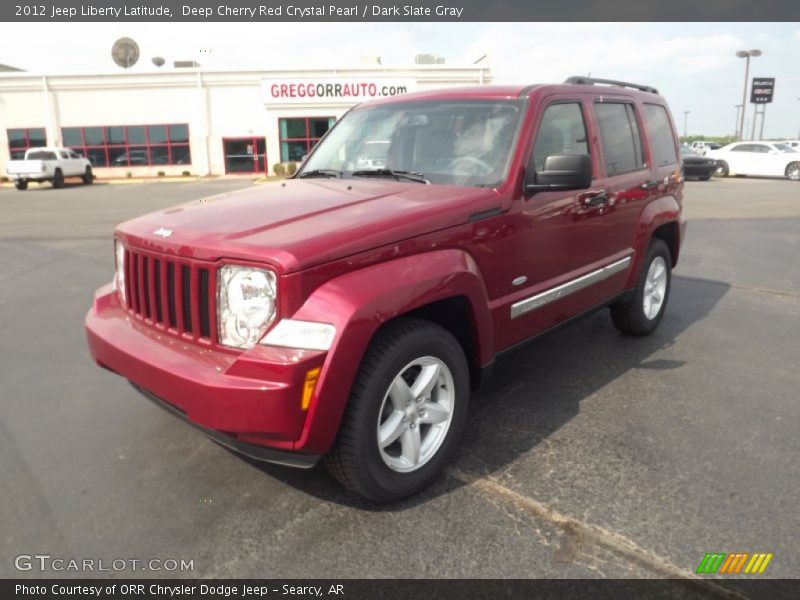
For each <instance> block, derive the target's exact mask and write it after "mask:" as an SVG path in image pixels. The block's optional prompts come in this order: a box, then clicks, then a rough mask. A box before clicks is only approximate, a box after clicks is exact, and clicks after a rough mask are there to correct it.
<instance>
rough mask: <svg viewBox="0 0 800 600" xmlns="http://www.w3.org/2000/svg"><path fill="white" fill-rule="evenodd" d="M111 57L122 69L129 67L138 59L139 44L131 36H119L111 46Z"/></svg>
mask: <svg viewBox="0 0 800 600" xmlns="http://www.w3.org/2000/svg"><path fill="white" fill-rule="evenodd" d="M111 58H113V59H114V62H115V63H117V64H118V65H119V66H120V67H122V68H123V69H130V68H131V67H132V66H133V65H135V64H136V61H137V60H139V46H138V45H137V44H136V42H134V41H133V40H132V39H131V38H127V37H124V38H119V39H118V40H117V41H116V42H114V45H113V46H112V47H111Z"/></svg>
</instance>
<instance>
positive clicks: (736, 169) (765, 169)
mask: <svg viewBox="0 0 800 600" xmlns="http://www.w3.org/2000/svg"><path fill="white" fill-rule="evenodd" d="M706 156H708V157H709V158H713V159H715V160H716V161H717V171H716V174H717V175H719V176H720V177H727V176H728V175H760V176H766V177H788V178H789V179H793V180H795V181H800V152H797V151H795V150H794V149H793V148H792V147H791V146H789V145H788V144H785V143H781V142H736V143H733V144H728V145H727V146H724V147H723V148H720V149H719V150H711V151H709V152H708V153H707V154H706Z"/></svg>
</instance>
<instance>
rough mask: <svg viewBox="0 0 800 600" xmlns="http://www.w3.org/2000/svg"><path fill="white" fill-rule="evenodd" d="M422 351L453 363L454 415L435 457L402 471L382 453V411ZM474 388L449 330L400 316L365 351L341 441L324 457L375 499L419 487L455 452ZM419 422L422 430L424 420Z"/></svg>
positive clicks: (331, 467)
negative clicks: (399, 378)
mask: <svg viewBox="0 0 800 600" xmlns="http://www.w3.org/2000/svg"><path fill="white" fill-rule="evenodd" d="M421 357H434V358H436V359H438V360H440V361H442V362H443V363H444V364H445V366H446V367H447V368H448V369H449V371H450V374H451V375H452V378H453V387H454V392H453V393H454V401H453V405H452V417H451V421H450V425H449V427H448V428H447V430H446V433H445V434H444V437H443V439H442V441H441V445H440V446H439V447H438V449H437V450H436V451H435V453H434V454H433V455H432V456H431V458H430V459H429V460H428V461H427V462H425V463H423V464H422V465H421V466H419V467H417V468H416V470H413V471H411V472H398V471H396V470H393V469H392V468H390V467H389V465H388V464H387V463H386V462H385V461H384V459H383V458H382V456H381V451H380V449H379V446H378V439H377V427H378V424H379V420H378V419H379V411H380V410H381V408H382V405H383V403H384V398H386V397H387V394H388V391H389V387H390V385H391V384H392V382H393V381H394V379H395V377H397V376H398V375H399V374H400V373H402V372H403V370H404V368H405V367H406V366H407V365H408V364H409V363H411V362H412V361H414V360H416V359H419V358H421ZM442 389H446V388H445V387H444V386H443V388H442ZM469 394H470V387H469V367H468V365H467V360H466V357H465V356H464V352H463V350H462V348H461V345H460V344H459V343H458V341H457V340H456V339H455V338H454V337H453V336H452V335H451V334H450V332H448V331H447V330H446V329H444V328H442V327H440V326H439V325H436V324H434V323H431V322H429V321H422V320H419V319H408V318H403V319H398V320H397V321H395V322H393V323H391V324H389V325H387V326H385V327H384V328H383V329H381V330H380V331H379V332H378V333H377V334H376V335H375V337H374V338H373V340H372V341H371V342H370V345H369V347H368V348H367V351H366V353H365V354H364V359H363V360H362V362H361V367H360V368H359V372H358V375H357V376H356V380H355V383H354V384H353V388H352V390H351V393H350V399H349V401H348V405H347V408H346V409H345V414H344V416H343V417H342V422H341V425H340V428H339V433H338V435H337V439H336V442H335V444H334V446H333V448H332V449H331V451H330V452H329V453H328V455H327V456H326V457H325V462H326V464H327V466H328V469H329V470H330V472H331V473H332V474H333V476H334V477H336V479H338V480H339V481H340V482H341V483H342V484H343V485H344V486H345V487H347V488H348V489H350V490H352V491H354V492H356V493H357V494H360V495H362V496H364V497H366V498H369V499H370V500H373V501H376V502H392V501H395V500H399V499H401V498H405V497H407V496H410V495H412V494H414V493H416V492H418V491H420V490H421V489H423V488H424V487H426V486H427V485H429V484H430V483H431V482H432V481H433V480H434V479H435V478H436V476H437V475H438V474H439V472H440V471H441V470H442V469H443V468H444V466H445V465H446V464H447V463H448V461H449V460H450V459H451V457H452V455H453V453H454V452H455V450H456V447H457V445H458V441H459V438H460V437H461V432H462V431H463V429H464V423H465V421H466V416H467V405H468V403H469ZM417 427H419V432H420V433H422V431H423V430H422V427H423V425H417ZM412 429H413V426H412ZM429 431H430V430H429Z"/></svg>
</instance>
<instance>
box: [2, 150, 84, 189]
mask: <svg viewBox="0 0 800 600" xmlns="http://www.w3.org/2000/svg"><path fill="white" fill-rule="evenodd" d="M6 171H7V172H8V174H9V176H10V177H11V179H13V180H14V185H15V186H16V187H17V189H18V190H25V189H28V182H29V181H37V182H42V181H49V182H51V183H52V184H53V187H56V188H58V187H61V186H62V185H64V178H65V177H80V178H81V179H83V183H87V184H88V183H92V182H93V181H94V175H93V174H92V163H90V162H89V161H88V160H87V159H85V158H83V157H82V156H81V155H80V154H78V153H77V152H75V151H73V150H70V149H69V148H48V147H45V148H28V150H26V151H25V158H24V159H22V160H10V161H8V164H6Z"/></svg>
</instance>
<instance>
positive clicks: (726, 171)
mask: <svg viewBox="0 0 800 600" xmlns="http://www.w3.org/2000/svg"><path fill="white" fill-rule="evenodd" d="M730 174H731V170H730V168H729V167H728V163H726V162H725V161H724V160H721V161H719V162H718V163H717V170H716V171H714V175H716V176H717V177H727V176H728V175H730Z"/></svg>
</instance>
